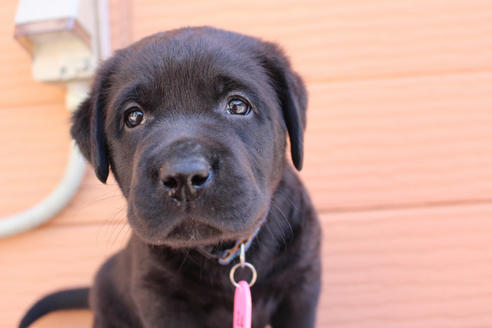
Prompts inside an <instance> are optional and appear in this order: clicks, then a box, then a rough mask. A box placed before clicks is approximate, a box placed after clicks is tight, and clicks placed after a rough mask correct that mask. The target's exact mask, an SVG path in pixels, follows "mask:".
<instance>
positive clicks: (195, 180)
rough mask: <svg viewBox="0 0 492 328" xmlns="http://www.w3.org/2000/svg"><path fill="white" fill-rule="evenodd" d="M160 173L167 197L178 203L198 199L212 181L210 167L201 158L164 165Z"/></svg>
mask: <svg viewBox="0 0 492 328" xmlns="http://www.w3.org/2000/svg"><path fill="white" fill-rule="evenodd" d="M160 173H161V181H162V185H163V186H164V189H166V190H167V192H168V195H169V196H170V197H171V198H173V199H175V200H177V201H180V202H182V201H192V200H194V199H196V198H198V196H200V194H201V192H202V191H203V189H204V188H205V187H206V186H207V185H208V184H209V183H210V180H211V179H212V170H211V168H210V165H209V163H208V162H207V161H206V160H205V159H203V158H194V159H187V160H183V161H179V162H174V163H166V164H165V165H164V166H163V167H162V168H161V172H160Z"/></svg>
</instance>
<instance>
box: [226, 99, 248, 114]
mask: <svg viewBox="0 0 492 328" xmlns="http://www.w3.org/2000/svg"><path fill="white" fill-rule="evenodd" d="M227 111H228V112H229V113H231V114H234V115H248V114H249V113H250V112H251V106H250V105H249V104H248V103H247V102H246V101H244V100H242V99H239V98H234V99H232V100H230V101H229V103H227Z"/></svg>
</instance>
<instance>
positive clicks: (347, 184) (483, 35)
mask: <svg viewBox="0 0 492 328" xmlns="http://www.w3.org/2000/svg"><path fill="white" fill-rule="evenodd" d="M15 3H16V1H13V0H4V1H2V8H1V9H0V49H2V51H1V52H0V90H2V97H0V115H1V117H2V120H1V122H2V128H1V129H0V138H1V140H2V141H3V142H2V148H3V149H2V155H1V160H0V181H1V182H2V183H1V185H0V215H2V216H3V215H8V214H12V213H14V212H15V211H18V210H21V209H23V208H25V207H27V206H29V205H31V204H34V203H35V202H36V201H39V200H40V199H41V198H42V197H43V196H44V195H46V193H48V192H49V191H50V190H51V189H52V188H53V187H54V186H55V185H56V183H57V180H58V179H59V178H60V177H61V175H62V174H63V167H64V164H65V161H66V159H67V150H68V146H69V138H68V113H67V111H66V110H65V109H64V108H63V102H64V98H63V97H64V92H63V90H60V89H58V88H57V87H54V86H46V85H41V84H38V83H36V82H33V81H32V79H31V76H30V60H29V57H28V56H27V54H26V53H25V52H24V51H23V50H22V49H21V48H20V46H18V45H17V44H15V42H14V41H13V39H12V33H13V17H14V13H15ZM110 3H111V24H112V28H113V35H112V42H113V47H114V48H119V47H122V46H124V45H126V44H128V43H129V42H131V41H133V40H137V39H139V38H141V37H143V36H145V35H148V34H150V33H153V32H156V31H160V30H165V29H169V28H175V27H180V26H185V25H204V24H206V25H214V26H217V27H223V28H226V29H231V30H234V31H239V32H244V33H248V34H252V35H255V36H259V37H262V38H264V39H267V40H272V41H277V42H279V43H280V44H281V45H283V47H284V48H285V50H286V51H287V52H288V54H289V55H290V57H291V59H292V62H293V64H294V67H295V68H297V70H298V71H299V72H300V73H301V75H303V76H304V77H305V80H306V82H307V84H308V89H309V93H310V106H309V116H308V120H309V121H308V130H307V136H306V137H307V144H306V163H305V169H304V170H303V172H302V176H303V178H304V180H305V182H306V184H307V186H308V188H309V189H310V191H311V193H312V196H313V199H314V201H315V204H316V206H317V208H318V209H319V212H320V216H321V220H322V223H323V228H324V245H323V266H324V273H323V292H322V299H321V304H320V310H319V313H320V315H319V320H318V327H327V328H328V327H330V328H333V327H335V328H336V327H339V328H355V327H364V328H367V327H369V328H370V327H374V328H376V327H392V328H398V327H401V328H409V327H422V328H424V327H425V328H429V327H432V328H435V327H436V328H437V327H492V311H491V309H492V171H491V168H492V2H491V1H489V0H447V1H443V0H413V1H388V0H352V1H345V0H327V1H321V0H320V1H302V2H301V1H286V0H282V1H281V0H276V1H260V0H251V1H232V0H228V1H226V0H218V1H214V2H213V3H210V1H198V0H190V1H177V0H176V1H163V0H133V1H132V0H110ZM124 214H125V206H124V203H123V201H122V199H121V197H120V196H119V192H118V191H117V189H116V187H115V185H114V183H110V185H109V186H103V185H101V184H99V183H98V181H97V180H96V179H95V177H94V175H93V173H92V172H90V171H88V172H87V176H86V179H85V180H84V183H83V186H82V189H81V190H80V192H79V193H78V194H77V196H76V197H75V199H74V200H73V202H72V203H71V204H70V205H69V206H68V207H67V208H66V209H65V210H64V211H63V212H62V213H61V214H60V215H58V216H57V218H56V219H54V220H53V221H51V222H49V223H48V224H46V225H44V226H43V227H41V228H39V229H36V230H35V231H32V232H28V233H26V234H23V235H21V236H17V237H13V238H9V239H5V240H0V264H1V270H0V290H1V291H2V296H1V297H0V327H12V326H13V325H14V323H15V322H16V321H17V320H18V318H19V317H20V316H21V314H22V312H23V311H24V310H25V309H26V307H27V306H28V305H29V304H30V303H31V302H33V301H34V300H35V299H36V298H37V297H38V296H39V295H41V294H42V293H46V292H49V291H51V290H53V289H56V288H62V287H65V286H70V285H80V284H82V285H84V284H88V283H89V282H90V280H91V277H92V274H93V273H94V272H95V270H96V269H97V267H98V266H99V265H100V263H101V262H102V261H103V259H104V258H106V257H107V256H108V254H110V253H112V252H114V251H115V250H116V249H118V248H120V247H121V245H123V244H124V242H125V239H126V237H127V235H128V231H129V229H128V227H127V226H126V224H125V223H124V220H125V219H124ZM88 322H90V315H89V314H88V313H86V312H75V313H72V314H70V315H68V314H66V315H60V314H57V315H50V316H49V317H47V318H46V319H44V320H42V322H41V323H40V324H39V325H38V327H66V326H70V327H87V326H88Z"/></svg>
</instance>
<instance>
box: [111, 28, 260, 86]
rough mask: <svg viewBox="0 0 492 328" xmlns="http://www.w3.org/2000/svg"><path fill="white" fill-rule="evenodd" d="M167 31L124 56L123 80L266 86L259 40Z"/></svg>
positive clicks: (153, 83) (168, 84) (185, 84)
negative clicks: (259, 51)
mask: <svg viewBox="0 0 492 328" xmlns="http://www.w3.org/2000/svg"><path fill="white" fill-rule="evenodd" d="M168 34H169V33H164V34H158V35H155V36H154V37H152V38H149V39H144V40H142V41H141V42H139V43H137V44H136V45H135V46H134V47H133V48H129V49H128V50H127V52H126V53H125V55H124V57H125V58H124V60H123V61H122V67H121V71H120V74H119V75H120V77H119V79H120V80H127V81H132V82H135V80H139V81H141V83H142V84H144V85H147V86H148V87H150V88H152V89H153V90H156V89H159V90H168V91H171V90H170V89H173V88H175V89H176V90H174V91H176V92H179V90H183V88H185V89H187V90H190V89H204V88H210V87H215V88H220V87H223V86H224V84H231V83H232V84H234V82H235V83H236V84H238V85H239V86H241V85H243V86H244V85H248V86H250V87H257V88H258V89H261V88H264V87H265V86H264V85H261V84H265V83H266V82H267V75H266V73H265V71H264V68H263V67H262V65H261V61H260V60H259V53H258V51H257V48H258V41H257V40H255V39H252V38H244V37H242V36H236V35H234V34H233V35H232V36H231V35H228V36H227V37H224V36H223V35H220V34H219V35H215V34H210V33H198V34H197V35H195V34H185V35H184V36H183V35H182V34H184V33H180V34H173V33H171V34H170V35H168Z"/></svg>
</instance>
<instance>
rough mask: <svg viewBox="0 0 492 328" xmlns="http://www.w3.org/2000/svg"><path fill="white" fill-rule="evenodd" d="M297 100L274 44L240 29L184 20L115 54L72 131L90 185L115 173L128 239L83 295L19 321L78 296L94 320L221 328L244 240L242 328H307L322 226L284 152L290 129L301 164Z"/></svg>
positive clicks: (75, 303)
mask: <svg viewBox="0 0 492 328" xmlns="http://www.w3.org/2000/svg"><path fill="white" fill-rule="evenodd" d="M306 101H307V100H306V90H305V87H304V84H303V82H302V80H301V78H300V77H299V76H298V75H297V74H296V73H295V72H294V71H293V70H292V69H291V67H290V64H289V61H288V60H287V58H286V57H285V55H284V54H283V52H282V51H281V50H280V49H279V47H278V46H276V45H275V44H272V43H268V42H264V41H261V40H258V39H256V38H252V37H248V36H244V35H241V34H237V33H232V32H227V31H223V30H219V29H214V28H210V27H198V28H183V29H178V30H173V31H169V32H165V33H158V34H155V35H152V36H149V37H147V38H144V39H143V40H141V41H139V42H137V43H135V44H133V45H131V46H129V47H128V48H126V49H123V50H119V51H117V52H116V54H115V55H114V56H113V57H112V58H110V59H109V60H107V61H106V62H105V63H104V64H103V65H102V67H101V68H100V69H99V72H98V74H97V77H96V79H95V82H94V84H93V88H92V91H91V93H90V96H89V97H88V98H87V99H86V100H85V101H84V102H83V103H82V104H81V106H80V108H79V110H78V111H77V112H76V113H75V115H74V117H73V126H72V130H71V133H72V136H73V138H74V139H75V140H76V142H77V144H78V145H79V147H80V150H81V151H82V153H83V154H84V156H85V157H86V158H87V159H88V160H89V161H90V162H91V164H92V166H93V167H94V169H95V172H96V175H97V177H98V178H99V180H101V181H102V182H105V181H106V179H107V177H108V173H109V170H110V169H111V171H112V172H113V174H114V177H115V179H116V181H117V182H118V185H119V187H120V189H121V191H122V193H123V195H124V196H125V198H126V200H127V203H128V213H127V216H128V221H129V223H130V226H131V228H132V235H131V238H130V241H129V242H128V245H127V246H126V248H125V249H123V250H122V251H120V252H119V253H117V254H116V255H114V256H113V257H111V258H110V259H109V260H108V261H107V262H106V263H105V264H104V265H103V267H102V268H101V269H100V270H99V273H98V274H97V276H96V279H95V284H94V287H93V288H92V289H91V291H90V293H88V292H87V291H88V290H87V289H82V290H71V291H64V292H60V293H57V294H54V295H51V296H48V297H47V298H45V299H43V300H41V301H40V302H39V303H38V304H37V305H36V306H34V308H32V309H31V311H30V312H29V313H28V315H27V316H26V317H25V318H24V321H23V322H22V324H21V327H27V325H28V324H29V323H30V322H32V321H33V320H35V319H36V318H37V317H39V316H40V315H42V314H43V313H46V312H48V311H50V310H53V309H59V308H69V307H79V306H84V305H86V304H87V302H88V303H89V304H90V307H91V309H92V310H93V312H94V318H95V319H94V327H120V328H121V327H149V328H154V327H185V328H193V327H211V328H212V327H213V328H217V327H231V326H232V310H233V294H234V287H233V285H232V284H231V281H230V280H229V271H230V269H231V267H232V266H233V265H234V264H235V263H237V262H238V259H237V257H236V256H237V254H238V249H239V245H240V244H241V243H242V244H245V245H246V246H247V248H248V250H247V252H246V258H247V261H248V262H250V263H252V264H253V265H254V266H255V267H256V270H257V273H258V279H257V281H256V284H255V285H254V287H253V288H252V295H253V327H261V328H263V327H265V326H266V325H271V326H272V327H274V328H277V327H279V328H287V327H295V328H302V327H314V325H315V318H316V305H317V302H318V296H319V292H320V270H321V268H320V226H319V222H318V219H317V216H316V213H315V211H314V209H313V206H312V205H311V201H310V199H309V196H308V194H307V193H306V190H305V188H304V187H303V185H302V184H301V182H300V180H299V178H298V176H297V174H296V172H295V170H294V169H293V168H292V167H291V165H290V164H289V163H288V161H287V159H286V155H285V148H286V144H287V141H286V135H287V133H288V135H289V137H290V149H291V156H292V160H293V163H294V165H295V167H296V168H297V169H298V170H300V169H301V167H302V160H303V130H304V126H305V120H306ZM249 274H250V273H249V272H248V270H241V269H238V271H237V274H236V279H237V280H239V279H245V280H249V279H250V276H249ZM87 295H89V296H88V298H89V301H87Z"/></svg>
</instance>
